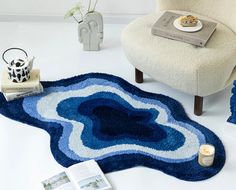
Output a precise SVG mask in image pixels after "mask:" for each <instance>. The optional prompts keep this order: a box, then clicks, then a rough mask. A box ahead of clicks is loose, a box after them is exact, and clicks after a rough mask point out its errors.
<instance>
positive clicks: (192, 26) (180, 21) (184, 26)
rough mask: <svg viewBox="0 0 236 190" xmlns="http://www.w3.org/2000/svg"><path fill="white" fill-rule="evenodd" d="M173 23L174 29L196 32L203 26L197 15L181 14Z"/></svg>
mask: <svg viewBox="0 0 236 190" xmlns="http://www.w3.org/2000/svg"><path fill="white" fill-rule="evenodd" d="M173 25H174V27H175V28H176V29H178V30H181V31H183V32H197V31H200V30H201V29H202V27H203V24H202V22H201V21H200V20H199V19H198V17H196V16H193V15H186V16H181V17H179V18H177V19H176V20H175V21H174V23H173Z"/></svg>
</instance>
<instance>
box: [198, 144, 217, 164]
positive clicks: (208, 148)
mask: <svg viewBox="0 0 236 190" xmlns="http://www.w3.org/2000/svg"><path fill="white" fill-rule="evenodd" d="M214 157H215V147H214V146H213V145H210V144H203V145H201V146H200V149H199V154H198V163H199V164H200V165H201V166H205V167H209V166H212V164H213V162H214Z"/></svg>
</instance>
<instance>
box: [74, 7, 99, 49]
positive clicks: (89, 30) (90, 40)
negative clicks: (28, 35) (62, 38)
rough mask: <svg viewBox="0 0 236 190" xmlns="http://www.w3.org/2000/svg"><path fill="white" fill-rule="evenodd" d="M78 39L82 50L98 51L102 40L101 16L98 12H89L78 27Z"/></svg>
mask: <svg viewBox="0 0 236 190" xmlns="http://www.w3.org/2000/svg"><path fill="white" fill-rule="evenodd" d="M78 35H79V41H80V43H82V44H83V49H84V51H99V50H100V44H101V43H102V41H103V18H102V15H101V14H100V13H99V12H95V11H94V12H89V13H87V14H86V15H85V17H84V19H83V21H82V22H81V23H80V24H79V27H78Z"/></svg>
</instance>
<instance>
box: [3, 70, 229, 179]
mask: <svg viewBox="0 0 236 190" xmlns="http://www.w3.org/2000/svg"><path fill="white" fill-rule="evenodd" d="M42 84H43V86H44V89H45V92H44V93H43V94H41V95H38V96H35V97H27V98H24V99H20V100H15V101H12V102H6V101H5V99H4V97H3V95H2V94H0V113H1V114H3V115H5V116H6V117H9V118H11V119H14V120H17V121H20V122H22V123H26V124H29V125H32V126H35V127H39V128H41V129H44V130H46V131H47V132H48V133H49V134H50V136H51V151H52V154H53V156H54V158H55V159H56V161H57V162H58V163H59V164H61V165H63V166H65V167H68V166H70V165H72V164H75V163H78V162H81V161H85V160H88V159H95V160H96V161H97V162H98V163H99V165H100V167H101V168H102V170H103V171H104V172H105V173H107V172H112V171H118V170H123V169H127V168H131V167H134V166H146V167H149V168H154V169H157V170H160V171H163V172H164V173H166V174H169V175H172V176H175V177H177V178H179V179H182V180H187V181H200V180H205V179H208V178H210V177H212V176H214V175H216V174H217V173H218V172H219V171H220V170H221V169H222V167H223V166H224V163H225V150H224V146H223V144H222V142H221V141H220V140H219V138H218V137H217V136H216V135H215V134H214V133H213V132H212V131H210V130H209V129H207V128H205V127H203V126H201V125H200V124H198V123H196V122H194V121H192V120H190V119H189V118H188V116H187V115H186V113H185V111H184V109H183V107H182V106H181V104H180V103H179V102H177V101H176V100H174V99H172V98H170V97H167V96H164V95H160V94H153V93H148V92H144V91H142V90H140V89H138V88H136V87H135V86H133V85H131V84H129V83H128V82H126V81H125V80H123V79H121V78H119V77H116V76H112V75H108V74H98V73H91V74H85V75H81V76H77V77H73V78H69V79H63V80H59V81H55V82H42ZM205 143H210V144H213V145H214V146H215V148H216V156H215V162H214V165H213V166H212V167H209V168H204V167H201V166H200V165H199V164H198V162H197V156H198V149H199V146H200V145H201V144H205Z"/></svg>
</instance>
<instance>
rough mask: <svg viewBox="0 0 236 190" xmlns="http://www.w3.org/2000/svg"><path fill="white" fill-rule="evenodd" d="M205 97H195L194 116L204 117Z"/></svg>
mask: <svg viewBox="0 0 236 190" xmlns="http://www.w3.org/2000/svg"><path fill="white" fill-rule="evenodd" d="M202 109H203V97H200V96H195V99H194V114H195V115H197V116H200V115H202Z"/></svg>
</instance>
